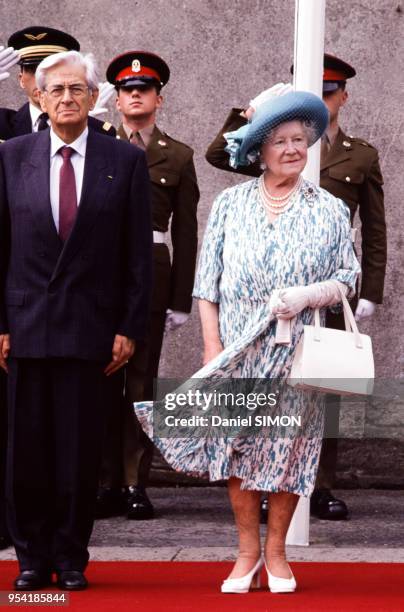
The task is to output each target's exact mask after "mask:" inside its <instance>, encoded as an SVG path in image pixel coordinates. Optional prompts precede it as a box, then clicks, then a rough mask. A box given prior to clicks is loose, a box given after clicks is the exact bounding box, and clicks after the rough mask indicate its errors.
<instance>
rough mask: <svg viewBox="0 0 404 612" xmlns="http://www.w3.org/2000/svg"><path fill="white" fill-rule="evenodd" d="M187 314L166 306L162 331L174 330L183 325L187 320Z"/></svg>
mask: <svg viewBox="0 0 404 612" xmlns="http://www.w3.org/2000/svg"><path fill="white" fill-rule="evenodd" d="M188 317H189V314H188V313H187V312H179V311H178V310H171V308H167V314H166V324H165V328H164V331H166V332H169V331H174V330H175V329H178V328H179V327H181V325H184V323H186V322H187V321H188Z"/></svg>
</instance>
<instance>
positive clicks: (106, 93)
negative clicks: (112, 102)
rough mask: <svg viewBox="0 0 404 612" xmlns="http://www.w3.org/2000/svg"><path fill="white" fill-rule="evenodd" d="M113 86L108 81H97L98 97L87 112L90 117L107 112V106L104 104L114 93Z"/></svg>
mask: <svg viewBox="0 0 404 612" xmlns="http://www.w3.org/2000/svg"><path fill="white" fill-rule="evenodd" d="M114 91H115V87H114V86H113V85H112V84H111V83H108V82H105V83H98V92H99V93H98V98H97V102H96V103H95V106H94V108H93V109H92V110H91V111H90V112H89V115H90V116H91V117H98V116H99V115H103V114H104V113H107V112H108V110H109V109H108V108H107V107H106V106H105V104H106V103H107V102H108V100H109V99H110V98H111V96H113V95H114Z"/></svg>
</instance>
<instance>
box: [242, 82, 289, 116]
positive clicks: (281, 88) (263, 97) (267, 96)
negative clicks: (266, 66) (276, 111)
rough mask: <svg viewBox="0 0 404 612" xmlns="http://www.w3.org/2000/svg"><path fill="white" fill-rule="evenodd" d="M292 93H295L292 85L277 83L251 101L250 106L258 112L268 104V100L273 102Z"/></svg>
mask: <svg viewBox="0 0 404 612" xmlns="http://www.w3.org/2000/svg"><path fill="white" fill-rule="evenodd" d="M291 91H293V87H292V85H291V84H290V83H277V84H276V85H273V86H272V87H270V88H269V89H265V91H262V92H261V93H260V94H258V96H256V97H255V98H253V99H252V100H250V104H249V106H250V107H251V108H253V109H254V111H256V110H257V108H259V107H260V106H261V104H263V103H264V102H268V100H273V99H274V98H278V97H279V96H284V95H285V94H287V93H289V92H291Z"/></svg>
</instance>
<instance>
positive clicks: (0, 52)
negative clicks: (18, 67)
mask: <svg viewBox="0 0 404 612" xmlns="http://www.w3.org/2000/svg"><path fill="white" fill-rule="evenodd" d="M19 59H20V56H19V55H18V53H17V51H14V49H13V47H7V48H6V49H5V48H4V47H3V46H0V81H4V79H8V77H9V76H10V73H9V72H8V71H9V70H10V68H12V66H14V64H16V63H17V62H18V61H19Z"/></svg>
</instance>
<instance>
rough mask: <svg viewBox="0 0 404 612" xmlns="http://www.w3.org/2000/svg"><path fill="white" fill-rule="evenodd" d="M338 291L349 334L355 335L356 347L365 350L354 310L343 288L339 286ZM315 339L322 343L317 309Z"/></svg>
mask: <svg viewBox="0 0 404 612" xmlns="http://www.w3.org/2000/svg"><path fill="white" fill-rule="evenodd" d="M338 291H339V294H340V297H341V302H342V306H343V309H344V321H345V329H346V331H347V332H350V333H353V334H354V337H355V345H356V347H357V348H363V342H362V338H361V335H360V333H359V329H358V326H357V324H356V321H355V317H354V315H353V312H352V309H351V307H350V305H349V302H348V300H347V298H346V297H345V295H344V293H343V291H342V289H341V287H339V286H338ZM314 328H315V330H314V339H315V340H316V341H317V342H320V340H321V336H320V310H319V308H316V309H315V310H314Z"/></svg>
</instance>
